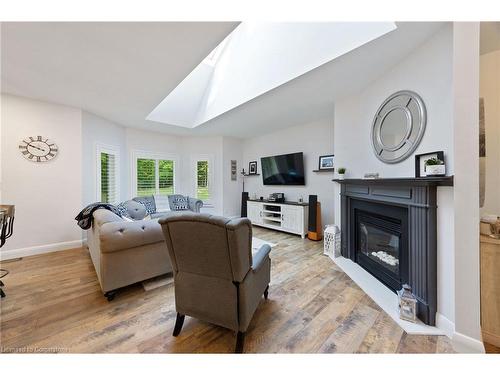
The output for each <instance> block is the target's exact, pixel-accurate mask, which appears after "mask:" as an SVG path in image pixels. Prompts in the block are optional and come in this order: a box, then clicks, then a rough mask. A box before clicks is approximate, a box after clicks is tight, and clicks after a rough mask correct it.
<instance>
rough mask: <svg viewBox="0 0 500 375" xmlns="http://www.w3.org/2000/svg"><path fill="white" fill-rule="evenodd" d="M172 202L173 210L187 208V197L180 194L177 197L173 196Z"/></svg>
mask: <svg viewBox="0 0 500 375" xmlns="http://www.w3.org/2000/svg"><path fill="white" fill-rule="evenodd" d="M172 203H173V210H174V211H185V210H189V201H188V197H184V196H182V195H181V196H179V197H175V198H174V200H173V202H172Z"/></svg>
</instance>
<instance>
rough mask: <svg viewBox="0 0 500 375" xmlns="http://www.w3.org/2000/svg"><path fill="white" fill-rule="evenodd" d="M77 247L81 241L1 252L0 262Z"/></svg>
mask: <svg viewBox="0 0 500 375" xmlns="http://www.w3.org/2000/svg"><path fill="white" fill-rule="evenodd" d="M77 247H82V240H75V241H67V242H58V243H51V244H48V245H40V246H32V247H24V248H21V249H12V250H3V251H0V260H9V259H16V258H22V257H29V256H32V255H39V254H45V253H52V252H54V251H61V250H69V249H75V248H77Z"/></svg>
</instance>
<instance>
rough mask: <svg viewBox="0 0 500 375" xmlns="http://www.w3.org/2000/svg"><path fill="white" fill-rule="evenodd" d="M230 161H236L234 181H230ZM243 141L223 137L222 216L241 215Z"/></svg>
mask: <svg viewBox="0 0 500 375" xmlns="http://www.w3.org/2000/svg"><path fill="white" fill-rule="evenodd" d="M231 160H236V181H232V180H231ZM242 168H243V140H241V139H236V138H231V137H224V138H223V139H222V178H223V181H222V189H223V197H222V198H223V199H222V204H223V207H222V214H223V215H224V216H239V215H240V214H241V192H242V191H243V186H242V182H243V180H242V178H243V177H242V176H241V174H240V171H241V169H242Z"/></svg>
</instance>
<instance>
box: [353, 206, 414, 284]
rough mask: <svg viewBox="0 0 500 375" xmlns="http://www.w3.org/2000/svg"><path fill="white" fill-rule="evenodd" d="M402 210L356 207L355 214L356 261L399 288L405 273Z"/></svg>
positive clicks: (382, 279) (404, 228)
mask: <svg viewBox="0 0 500 375" xmlns="http://www.w3.org/2000/svg"><path fill="white" fill-rule="evenodd" d="M384 213H385V214H389V212H384ZM403 214H404V211H403V212H401V215H400V217H396V215H393V216H386V215H384V214H381V213H374V212H369V211H364V210H356V215H355V218H356V220H355V226H354V228H355V244H356V259H355V261H356V262H357V263H358V264H359V265H360V266H361V267H363V268H364V269H366V270H367V271H368V272H370V273H371V274H372V275H374V276H375V277H376V278H377V279H379V280H380V281H382V282H383V283H384V284H386V285H387V286H388V287H389V288H391V289H392V290H393V291H396V290H399V289H401V285H402V284H403V283H405V282H406V280H407V275H408V271H407V269H408V263H407V259H408V254H407V253H406V252H407V249H408V246H407V244H406V242H407V237H406V234H405V230H406V223H405V222H404V218H403V216H404V215H403Z"/></svg>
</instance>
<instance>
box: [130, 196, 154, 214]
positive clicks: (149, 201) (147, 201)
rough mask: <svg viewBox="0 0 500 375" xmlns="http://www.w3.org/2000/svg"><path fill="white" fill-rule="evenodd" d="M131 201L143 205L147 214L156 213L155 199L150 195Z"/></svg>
mask: <svg viewBox="0 0 500 375" xmlns="http://www.w3.org/2000/svg"><path fill="white" fill-rule="evenodd" d="M133 200H134V201H136V202H139V203H141V204H142V205H144V207H146V211H147V213H148V214H154V213H155V212H156V204H155V199H154V197H153V196H152V195H149V196H146V197H135V198H134V199H133Z"/></svg>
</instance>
